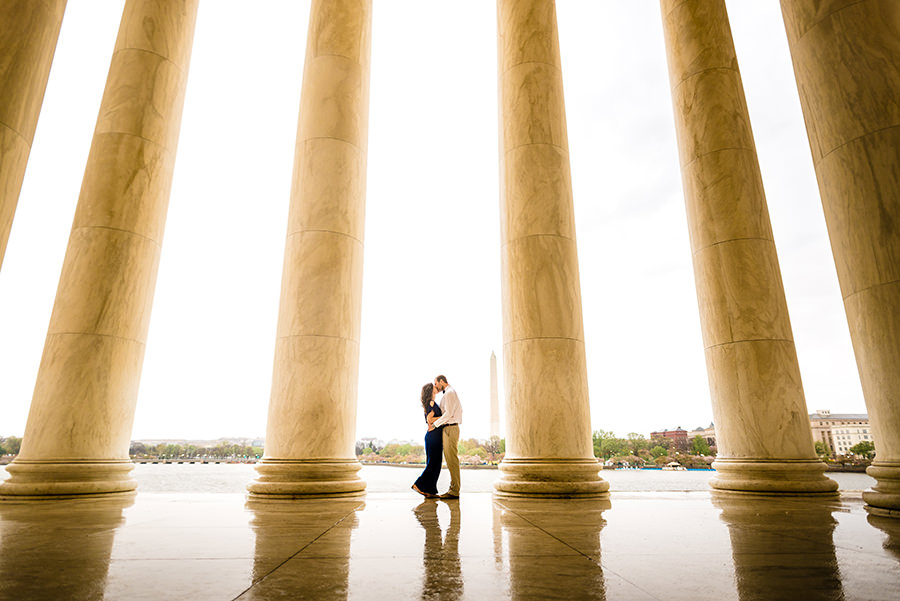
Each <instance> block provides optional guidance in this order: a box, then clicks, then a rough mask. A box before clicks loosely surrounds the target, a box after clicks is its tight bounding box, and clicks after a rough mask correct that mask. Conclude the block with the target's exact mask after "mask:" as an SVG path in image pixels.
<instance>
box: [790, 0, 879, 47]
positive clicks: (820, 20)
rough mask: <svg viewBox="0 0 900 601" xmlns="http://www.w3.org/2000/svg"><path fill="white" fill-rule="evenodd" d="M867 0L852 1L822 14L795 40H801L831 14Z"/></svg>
mask: <svg viewBox="0 0 900 601" xmlns="http://www.w3.org/2000/svg"><path fill="white" fill-rule="evenodd" d="M867 1H868V0H857V1H856V2H854V3H853V4H847V5H844V6H842V7H840V8H836V9H834V10H833V11H831V12H830V13H828V14H827V15H824V16H823V17H822V18H821V19H819V20H818V21H816V22H815V23H813V24H812V25H810V26H809V27H808V28H807V29H806V31H804V32H803V33H801V34H800V35H799V36H798V37H797V41H800V40H802V39H803V38H804V37H805V36H806V34H808V33H809V32H811V31H812V30H813V29H815V28H816V27H818V26H819V25H820V24H822V23H823V22H824V21H825V20H827V19H830V18H831V17H832V16H834V15H835V14H837V13H839V12H841V11H842V10H846V9H848V8H851V7H853V6H856V5H857V4H863V3H864V2H867Z"/></svg>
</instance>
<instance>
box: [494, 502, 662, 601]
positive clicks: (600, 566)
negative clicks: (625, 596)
mask: <svg viewBox="0 0 900 601" xmlns="http://www.w3.org/2000/svg"><path fill="white" fill-rule="evenodd" d="M498 505H500V506H502V507H503V508H504V509H506V510H507V511H509V512H510V513H512V514H513V515H515V516H516V517H518V518H520V519H521V520H522V521H524V522H527V523H528V524H529V525H531V526H532V527H533V528H535V529H536V530H539V531H540V532H543V533H544V534H546V535H547V536H549V537H550V538H552V539H554V540H556V541H558V542H560V543H561V544H563V545H564V546H566V547H568V548H569V549H572V550H573V551H575V553H577V554H578V555H580V556H582V557H584V558H585V559H587V560H588V561H589V562H591V564H592V565H594V566H595V567H596V568H597V569H598V570H600V571H601V573H606V572H607V571H609V572H610V573H611V574H614V575H615V576H617V577H618V578H621V579H622V580H623V581H625V582H627V583H628V584H630V585H631V586H633V587H634V588H636V589H637V590H639V591H641V592H642V593H644V594H645V595H647V596H648V597H650V598H651V599H654V600H655V601H662V599H660V598H659V597H657V596H656V595H653V594H651V593H650V592H649V591H647V590H644V589H643V588H641V587H640V586H638V585H637V584H635V583H634V582H632V581H630V580H628V579H627V578H625V577H624V576H623V575H622V574H619V573H618V572H616V571H615V570H612V569H609V568H607V567H605V566H604V565H603V562H602V560H600V559H599V558H598V559H594V558H593V557H592V556H591V555H588V554H586V553H584V552H582V551H581V550H580V549H577V548H575V547H573V546H572V545H570V544H569V543H567V542H566V541H564V540H562V539H561V538H559V537H557V536H555V535H553V534H552V533H551V532H549V531H547V530H545V529H543V528H541V527H540V526H538V525H537V524H535V523H534V522H532V521H531V520H529V519H528V518H526V517H525V516H523V515H522V514H520V513H517V512H516V511H514V510H513V509H511V508H510V507H508V506H506V505H504V504H503V503H502V502H498ZM534 556H535V557H546V555H534Z"/></svg>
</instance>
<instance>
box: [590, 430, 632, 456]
mask: <svg viewBox="0 0 900 601" xmlns="http://www.w3.org/2000/svg"><path fill="white" fill-rule="evenodd" d="M593 439H594V456H595V457H602V458H603V459H604V460H605V459H609V458H610V457H614V456H616V455H625V454H627V453H628V451H629V448H628V441H626V440H624V439H622V438H616V435H615V434H614V433H613V432H607V431H606V430H595V431H594V434H593Z"/></svg>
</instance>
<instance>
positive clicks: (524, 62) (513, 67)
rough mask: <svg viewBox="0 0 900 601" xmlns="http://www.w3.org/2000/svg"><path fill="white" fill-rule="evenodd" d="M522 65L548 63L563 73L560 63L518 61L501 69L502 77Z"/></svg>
mask: <svg viewBox="0 0 900 601" xmlns="http://www.w3.org/2000/svg"><path fill="white" fill-rule="evenodd" d="M521 65H547V66H548V67H551V68H552V69H554V70H556V71H559V72H560V73H562V69H561V68H560V67H559V65H555V64H553V63H548V62H546V61H522V62H521V63H516V64H515V65H512V66H510V67H507V68H506V69H504V70H503V71H501V72H500V77H501V78H502V77H503V76H504V75H506V74H507V73H509V72H510V71H512V70H513V69H515V68H516V67H519V66H521Z"/></svg>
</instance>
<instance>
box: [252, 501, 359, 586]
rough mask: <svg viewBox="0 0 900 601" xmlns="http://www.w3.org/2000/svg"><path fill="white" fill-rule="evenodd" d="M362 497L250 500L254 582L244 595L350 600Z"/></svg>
mask: <svg viewBox="0 0 900 601" xmlns="http://www.w3.org/2000/svg"><path fill="white" fill-rule="evenodd" d="M364 507H365V503H364V502H362V501H359V500H347V501H344V500H335V499H323V500H303V501H294V502H265V501H248V503H247V508H248V509H249V510H250V511H251V513H252V516H253V517H252V519H251V520H250V527H251V528H252V529H253V533H254V535H255V537H256V540H255V545H254V557H253V570H252V586H251V588H250V589H249V590H247V591H246V592H245V593H244V594H243V595H242V596H241V597H239V598H240V599H242V600H245V599H272V598H281V596H289V597H290V598H291V599H347V592H348V578H349V574H350V539H351V535H352V533H353V531H354V530H355V529H356V528H357V526H358V524H359V522H358V519H357V512H358V511H361V510H362V509H363V508H364Z"/></svg>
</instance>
